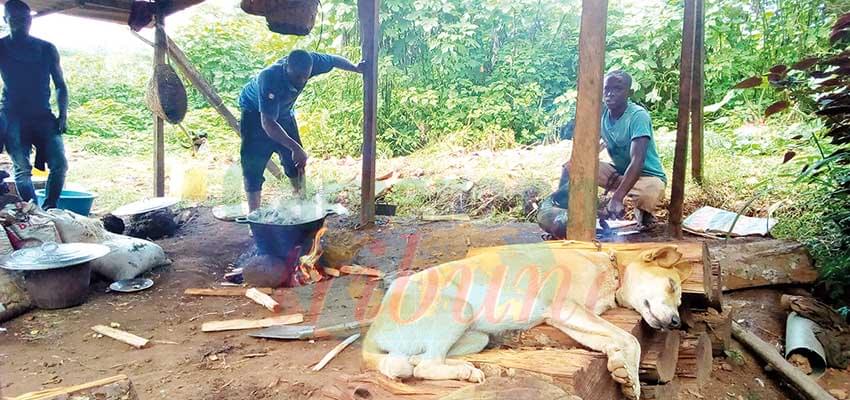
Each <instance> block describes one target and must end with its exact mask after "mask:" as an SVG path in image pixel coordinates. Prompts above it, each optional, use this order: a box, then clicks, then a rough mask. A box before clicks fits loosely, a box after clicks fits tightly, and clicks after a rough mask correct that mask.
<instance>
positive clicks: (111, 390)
mask: <svg viewBox="0 0 850 400" xmlns="http://www.w3.org/2000/svg"><path fill="white" fill-rule="evenodd" d="M138 398H139V397H138V395H137V394H136V390H135V388H134V387H133V383H132V382H130V379H129V378H127V376H126V375H116V376H113V377H111V378H105V379H100V380H96V381H93V382H89V383H84V384H81V385H75V386H66V387H61V388H54V389H47V390H40V391H37V392H31V393H26V394H22V395H20V396H17V397H11V398H7V399H8V400H52V399H56V400H59V399H63V400H64V399H98V400H138Z"/></svg>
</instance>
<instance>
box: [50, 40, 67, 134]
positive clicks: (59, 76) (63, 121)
mask: <svg viewBox="0 0 850 400" xmlns="http://www.w3.org/2000/svg"><path fill="white" fill-rule="evenodd" d="M53 51H54V62H53V63H52V65H51V66H50V76H51V77H52V78H53V86H55V87H56V103H57V104H58V105H59V130H60V131H61V132H62V133H64V132H65V131H66V130H67V128H68V127H67V120H68V86H67V85H66V84H65V76H64V74H63V73H62V65H61V64H60V62H59V52H58V51H56V48H55V47H54V48H53Z"/></svg>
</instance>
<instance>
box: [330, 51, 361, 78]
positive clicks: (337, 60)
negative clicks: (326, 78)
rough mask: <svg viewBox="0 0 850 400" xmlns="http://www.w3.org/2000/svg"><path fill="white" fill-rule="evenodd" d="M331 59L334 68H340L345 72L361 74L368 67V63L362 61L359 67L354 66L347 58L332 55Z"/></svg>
mask: <svg viewBox="0 0 850 400" xmlns="http://www.w3.org/2000/svg"><path fill="white" fill-rule="evenodd" d="M330 57H331V59H332V60H333V64H334V68H339V69H341V70H343V71H349V72H357V73H359V74H362V73H363V67H364V66H365V65H366V61H360V63H358V64H357V65H354V64H353V63H352V62H351V61H348V59H346V58H345V57H340V56H335V55H331V56H330Z"/></svg>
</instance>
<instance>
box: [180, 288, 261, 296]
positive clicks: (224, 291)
mask: <svg viewBox="0 0 850 400" xmlns="http://www.w3.org/2000/svg"><path fill="white" fill-rule="evenodd" d="M253 289H257V290H258V291H260V292H262V293H265V294H272V293H273V292H274V290H273V289H272V288H253ZM247 291H248V289H246V288H242V287H223V288H217V289H208V288H189V289H186V290H184V291H183V294H184V295H186V296H217V297H242V296H245V293H246V292H247Z"/></svg>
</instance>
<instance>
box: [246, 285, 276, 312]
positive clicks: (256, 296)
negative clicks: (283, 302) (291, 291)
mask: <svg viewBox="0 0 850 400" xmlns="http://www.w3.org/2000/svg"><path fill="white" fill-rule="evenodd" d="M245 297H247V298H249V299H251V300H254V301H255V302H257V304H259V305H261V306H263V307H265V308H267V309H268V310H269V311H271V312H273V313H278V312H280V303H278V302H277V301H275V299H273V298H272V297H271V296H269V295H267V294H265V293H263V292H261V291H259V290H257V289H256V288H250V289H248V290H246V291H245Z"/></svg>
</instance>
